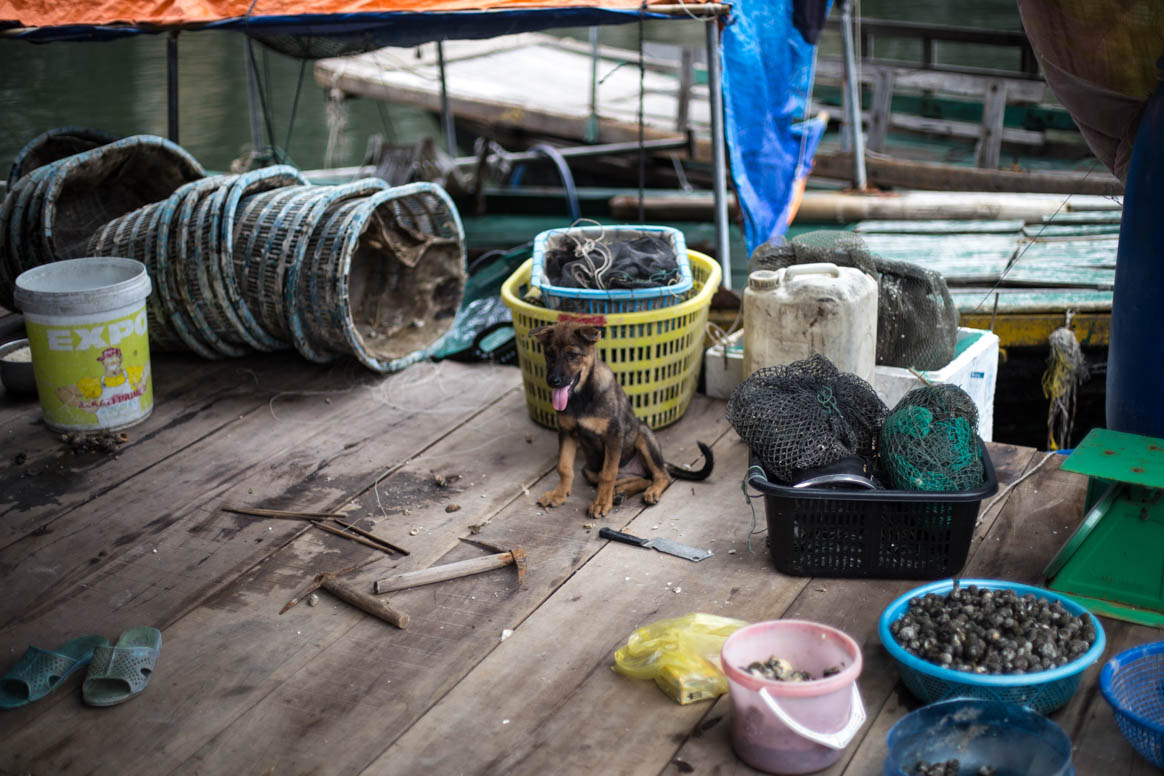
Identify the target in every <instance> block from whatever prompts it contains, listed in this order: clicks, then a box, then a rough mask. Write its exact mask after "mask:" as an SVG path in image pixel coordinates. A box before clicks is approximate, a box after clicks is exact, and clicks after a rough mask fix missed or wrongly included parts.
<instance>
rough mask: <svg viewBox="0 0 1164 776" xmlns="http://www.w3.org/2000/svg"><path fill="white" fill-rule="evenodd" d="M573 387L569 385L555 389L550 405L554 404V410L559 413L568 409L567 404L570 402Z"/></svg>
mask: <svg viewBox="0 0 1164 776" xmlns="http://www.w3.org/2000/svg"><path fill="white" fill-rule="evenodd" d="M572 387H573V386H570V385H567V386H565V387H563V388H555V389H554V391H553V394H552V395H551V396H550V404H553V405H554V409H555V410H557V411H558V412H561V411H563V410H564V409H566V403H567V402H569V401H570V389H571V388H572Z"/></svg>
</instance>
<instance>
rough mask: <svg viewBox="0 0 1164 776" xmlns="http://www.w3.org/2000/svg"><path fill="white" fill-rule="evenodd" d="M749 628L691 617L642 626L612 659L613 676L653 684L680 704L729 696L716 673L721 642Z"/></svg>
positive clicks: (698, 615) (739, 623) (738, 622)
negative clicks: (740, 630)
mask: <svg viewBox="0 0 1164 776" xmlns="http://www.w3.org/2000/svg"><path fill="white" fill-rule="evenodd" d="M747 624H748V623H746V622H744V621H743V620H736V619H733V618H731V617H720V616H719V615H717V614H702V613H700V612H695V613H693V614H686V615H684V616H682V617H671V618H668V619H665V620H658V621H657V622H653V623H651V624H650V625H644V626H643V627H641V628H639V629H638V630H636V631H635V632H634V633H632V634H631V635H630V638H629V639H627V642H626V646H625V647H619V648H618V650H616V651H615V653H614V670H615V671H617V672H618V673H620V674H622V675H623V676H629V677H631V678H634V679H654V680H655V684H657V685H658V686H659V689H660V690H662V691H663V692H665V693H667V695H668V696H670V697H671V699H672V700H675V701H677V702H679V703H694V702H695V701H702V700H706V699H709V698H717V697H719V696H720V695H723V694H724V693H725V692H727V689H728V684H727V678H726V677H724V675H723V672H722V671H721V670H720V668H719V650H720V647H722V646H723V642H724V640H725V639H726V638H727V637H728V636H730V635H731V634H732V633H734V632H735V631H736V630H738V629H740V628H742V627H743V626H745V625H747Z"/></svg>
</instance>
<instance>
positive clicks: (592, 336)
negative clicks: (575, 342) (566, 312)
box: [578, 326, 602, 345]
mask: <svg viewBox="0 0 1164 776" xmlns="http://www.w3.org/2000/svg"><path fill="white" fill-rule="evenodd" d="M578 336H579V337H581V338H582V339H584V340H585V341H587V342H589V343H590V344H591V345H593V344H594V343H595V342H598V340H600V339H602V329H600V328H598V327H597V326H582V327H580V328H579V329H578Z"/></svg>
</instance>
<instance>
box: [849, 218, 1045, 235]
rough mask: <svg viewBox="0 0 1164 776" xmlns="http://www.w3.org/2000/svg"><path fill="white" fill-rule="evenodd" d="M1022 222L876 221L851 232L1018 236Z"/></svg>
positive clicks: (1011, 220) (860, 223)
mask: <svg viewBox="0 0 1164 776" xmlns="http://www.w3.org/2000/svg"><path fill="white" fill-rule="evenodd" d="M1023 224H1024V222H1023V221H1021V220H1019V219H1010V220H1005V221H998V220H981V221H954V220H949V219H935V220H932V221H903V220H895V221H890V220H877V221H860V222H858V223H856V224H854V225H853V231H854V232H858V233H860V234H951V233H956V234H963V235H966V234H1015V235H1017V234H1019V233H1021V232H1022V230H1023Z"/></svg>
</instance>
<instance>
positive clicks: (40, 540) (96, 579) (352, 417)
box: [0, 362, 516, 735]
mask: <svg viewBox="0 0 1164 776" xmlns="http://www.w3.org/2000/svg"><path fill="white" fill-rule="evenodd" d="M300 368H303V369H308V370H310V371H315V370H314V368H312V367H308V366H307V365H300ZM274 374H277V372H275V373H274ZM316 374H317V375H319V376H320V377H321V378H324V379H322V380H321V383H317V384H316V387H318V388H319V389H321V390H320V391H304V392H297V391H294V392H288V393H287V395H286V396H284V397H283V398H282V399H281V401H280V402H279V403H278V404H277V405H274V406H273V407H267V406H264V407H263V408H262V409H261V410H255V411H252V412H251V413H250V414H248V415H245V416H243V417H242V418H240V419H239V420H238V421H237V422H235V423H232V424H230V425H229V426H227V427H225V428H223V429H220V430H217V431H216V432H215V433H214V434H211V435H209V436H208V437H206V438H205V439H202V440H200V441H199V442H198V443H197V444H194V445H191V446H189V447H187V448H185V449H184V450H182V451H181V453H179V454H177V455H174V456H171V457H170V458H168V459H166V460H165V461H163V462H161V463H160V464H159V465H158V466H156V467H154V468H153V469H151V470H150V471H149V476H148V477H147V476H138V477H134V478H132V479H130V480H128V481H127V482H125V483H122V484H121V485H120V486H119V487H118V488H117V490H116V491H112V492H109V493H105V494H102V495H100V496H98V497H97V498H95V499H93V501H92V502H90V504H89V505H88V506H87V507H86V508H85V509H84V510H74V511H73V512H71V513H69V514H68V515H66V517H65V518H64V519H63V520H62V521H59V522H58V524H57V525H56V526H55V528H56V530H55V531H54V533H52V534H50V535H49V536H47V537H37V536H30V537H26V538H23V539H21V540H20V541H18V542H16V543H13V544H11V545H9V546H8V547H6V548H5V549H4V550H3V551H0V568H3V569H4V571H5V575H6V581H7V584H6V589H7V590H8V593H9V595H7V596H5V598H4V600H3V602H0V622H3V623H5V627H4V628H3V635H2V636H0V651H2V650H7V649H15V648H16V647H17V646H19V647H20V648H21V649H23V648H24V646H27V645H28V644H30V643H45V642H56V643H60V642H62V641H64V640H65V634H66V633H70V632H71V633H74V634H75V633H76V632H77V631H78V630H82V631H83V632H104V631H105V630H107V629H112V628H119V627H120V628H124V627H128V626H129V625H138V624H141V623H142V622H150V623H153V624H156V625H159V626H161V625H164V624H166V623H169V622H172V621H173V620H174V619H176V618H177V617H178V616H180V615H181V614H182V613H183V612H185V611H187V610H188V609H190V608H191V607H192V606H194V605H196V604H197V603H198V602H200V601H201V600H202V599H203V598H204V597H206V596H207V595H210V594H211V593H212V592H213V591H215V590H218V589H220V588H222V587H223V586H224V585H226V584H229V582H230V581H231V580H232V579H233V578H234V577H235V576H237V575H238V574H239V573H241V572H242V571H244V570H245V569H247V568H249V567H250V566H251V565H252V564H253V563H255V562H256V561H258V560H259V559H261V558H262V557H264V556H266V555H267V554H268V553H269V551H270V550H269V548H271V547H272V546H279V545H281V544H282V543H283V542H285V541H287V540H288V539H289V538H291V537H292V536H294V535H295V534H296V533H298V532H300V531H302V530H311V529H304V528H303V527H301V526H299V525H298V524H297V523H292V522H290V521H274V522H275V523H277V524H272V525H269V526H263V525H261V524H259V523H256V522H255V521H253V520H251V519H249V518H246V517H242V516H233V517H229V518H227V519H223V517H222V515H220V514H219V513H218V512H217V511H216V510H217V506H218V505H219V504H221V503H223V502H230V503H250V504H256V505H262V506H285V507H292V506H293V507H295V508H298V509H310V510H330V509H333V508H335V507H337V506H339V505H341V504H344V503H346V502H347V501H348V500H349V499H351V498H352V496H354V495H355V494H358V493H360V492H361V491H363V490H364V489H365V488H368V487H369V486H370V485H371V484H372V482H374V481H375V479H376V478H377V477H379V476H381V475H382V474H383V473H384V472H385V471H386V470H389V469H391V468H392V467H393V466H395V465H399V463H401V462H402V460H403V459H406V458H408V457H410V456H412V455H415V454H416V453H417V451H419V450H423V449H424V448H425V447H427V446H428V444H430V443H431V441H432V440H433V439H434V438H439V437H440V436H443V435H444V434H445V433H448V432H449V431H450V430H452V429H455V428H456V427H457V426H458V425H459V424H460V423H462V422H464V421H465V420H466V419H467V418H469V417H472V416H473V415H474V414H476V413H477V412H478V411H479V408H480V407H481V406H484V405H485V404H487V403H488V402H489V401H491V400H493V399H495V398H497V397H499V396H501V395H503V394H504V393H506V392H508V391H512V390H514V379H515V377H516V374H515V371H514V370H512V369H511V368H508V367H490V366H476V367H469V366H465V365H460V364H455V363H451V362H446V363H443V364H440V365H431V364H427V365H425V364H418V365H416V366H413V367H411V368H409V369H408V370H405V371H404V372H401V373H400V374H397V375H392V376H391V377H389V378H383V377H382V376H380V375H372V374H370V373H367V372H365V371H363V370H360V372H359V373H358V374H356V375H354V376H351V375H349V376H347V377H346V379H345V382H344V383H338V381H337V379H336V377H335V376H334V375H333V377H332V378H331V379H330V380H328V379H326V373H321V372H316ZM340 374H342V372H341V373H340ZM464 380H472V381H473V396H472V399H471V400H470V401H468V402H466V401H465V400H464V399H459V397H460V396H461V395H462V394H461V393H460V392H459V391H456V390H454V389H453V386H455V385H456V384H457V383H460V382H462V381H464ZM260 382H262V376H260ZM328 383H330V385H331V386H334V387H332V388H331V389H330V390H324V386H325V385H327V384H328ZM337 383H338V384H337ZM321 392H323V393H324V395H322V396H321V395H320V393H321ZM370 417H374V418H375V422H369V418H370ZM385 538H387V539H389V540H390V541H393V542H394V543H396V544H401V545H406V542H405V541H402V540H399V539H400V537H397V536H392V535H388V536H385ZM337 541H338V540H337ZM6 719H7V718H0V726H2V725H3V724H4V722H5V721H6ZM0 735H2V734H0Z"/></svg>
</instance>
